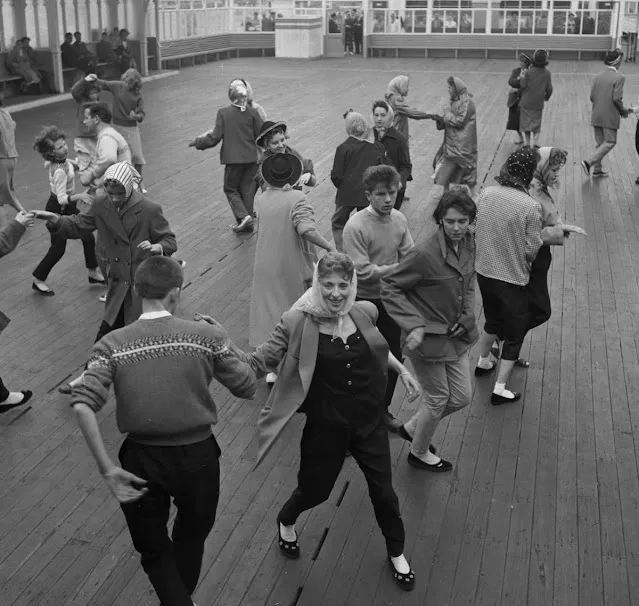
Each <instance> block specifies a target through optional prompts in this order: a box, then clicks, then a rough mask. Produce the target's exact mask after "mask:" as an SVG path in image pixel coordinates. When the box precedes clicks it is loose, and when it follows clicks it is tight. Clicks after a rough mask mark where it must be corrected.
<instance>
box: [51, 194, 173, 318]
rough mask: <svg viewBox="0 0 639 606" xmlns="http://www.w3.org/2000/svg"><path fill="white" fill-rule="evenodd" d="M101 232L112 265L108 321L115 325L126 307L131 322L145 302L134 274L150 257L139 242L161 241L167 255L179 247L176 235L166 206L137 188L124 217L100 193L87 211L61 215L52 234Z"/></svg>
mask: <svg viewBox="0 0 639 606" xmlns="http://www.w3.org/2000/svg"><path fill="white" fill-rule="evenodd" d="M94 230H97V231H98V237H99V238H100V242H101V244H102V246H103V247H104V249H105V251H106V256H107V257H108V264H109V292H108V294H107V301H106V308H105V310H104V320H105V322H106V323H107V324H113V323H114V322H115V320H116V318H117V317H118V313H119V311H120V309H121V308H122V307H124V322H125V324H130V323H131V322H134V321H135V320H137V319H138V318H139V317H140V314H141V313H142V302H141V301H140V298H139V297H138V296H137V295H136V294H135V291H134V289H133V276H134V275H135V272H136V270H137V268H138V267H139V266H140V263H142V261H144V260H145V259H147V258H148V257H150V256H153V255H152V254H151V253H149V252H148V251H144V250H140V249H139V248H138V245H139V244H140V243H141V242H144V241H145V240H148V241H149V242H151V244H161V245H162V249H163V251H164V255H166V256H170V255H172V254H173V253H174V252H175V251H176V250H177V242H176V241H175V234H174V233H173V232H172V231H171V227H170V226H169V223H168V221H167V220H166V219H165V217H164V215H163V214H162V207H161V206H160V205H159V204H156V203H155V202H151V200H149V199H148V198H145V197H144V196H143V195H142V194H141V193H140V192H138V191H136V190H134V191H133V193H132V194H131V197H130V198H129V200H128V201H127V202H126V206H125V209H124V212H123V213H122V216H121V217H120V216H118V211H117V210H116V208H115V207H114V206H113V204H112V203H111V202H110V200H109V198H108V197H107V196H105V195H103V196H98V197H96V199H95V200H94V201H93V204H91V207H90V208H89V210H87V211H86V212H83V213H81V214H79V215H72V216H64V217H60V219H59V221H58V223H56V224H55V225H54V226H53V227H52V228H51V231H52V233H55V234H56V235H59V236H61V237H63V238H68V239H71V240H77V239H79V238H80V236H81V235H82V232H86V231H94Z"/></svg>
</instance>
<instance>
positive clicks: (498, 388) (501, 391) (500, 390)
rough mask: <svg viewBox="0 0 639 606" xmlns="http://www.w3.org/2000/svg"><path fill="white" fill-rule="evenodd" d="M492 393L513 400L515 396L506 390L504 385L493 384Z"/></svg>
mask: <svg viewBox="0 0 639 606" xmlns="http://www.w3.org/2000/svg"><path fill="white" fill-rule="evenodd" d="M493 393H494V394H495V395H498V396H504V398H510V399H514V398H515V394H514V393H513V392H512V391H510V390H509V389H506V383H495V387H494V389H493Z"/></svg>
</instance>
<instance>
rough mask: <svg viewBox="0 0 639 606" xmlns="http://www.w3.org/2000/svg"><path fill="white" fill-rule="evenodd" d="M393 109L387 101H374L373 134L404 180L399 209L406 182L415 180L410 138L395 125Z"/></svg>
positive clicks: (398, 197)
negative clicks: (409, 144) (409, 147)
mask: <svg viewBox="0 0 639 606" xmlns="http://www.w3.org/2000/svg"><path fill="white" fill-rule="evenodd" d="M394 115H395V114H394V112H393V109H392V108H391V107H390V105H388V103H386V101H375V102H374V103H373V134H374V136H375V141H376V142H377V143H381V144H382V145H383V146H384V149H385V150H386V155H387V156H388V159H389V160H390V161H391V163H392V165H393V166H394V167H395V168H396V169H397V172H398V173H399V176H400V177H401V180H402V188H401V189H400V190H399V191H398V192H397V199H396V200H395V208H396V209H397V210H399V209H400V208H401V206H402V203H403V202H404V195H405V194H406V184H407V183H408V181H412V180H413V176H412V175H411V171H412V169H413V165H412V164H411V161H410V152H409V150H408V139H406V137H404V135H402V134H401V133H400V132H399V131H398V130H397V129H396V128H395V127H394V126H393V117H394Z"/></svg>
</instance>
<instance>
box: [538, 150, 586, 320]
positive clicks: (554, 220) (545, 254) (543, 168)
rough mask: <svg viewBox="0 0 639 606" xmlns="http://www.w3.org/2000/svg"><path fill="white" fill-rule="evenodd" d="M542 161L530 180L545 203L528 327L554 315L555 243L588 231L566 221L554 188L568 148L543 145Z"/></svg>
mask: <svg viewBox="0 0 639 606" xmlns="http://www.w3.org/2000/svg"><path fill="white" fill-rule="evenodd" d="M538 151H539V163H538V164H537V168H536V170H535V174H534V176H533V180H532V182H531V184H530V189H529V193H530V195H531V196H532V197H533V198H534V199H535V200H536V201H537V202H539V204H541V212H542V215H541V222H542V230H541V241H542V246H541V248H540V249H539V252H538V253H537V256H536V257H535V260H534V261H533V263H532V266H531V268H530V280H529V282H528V285H527V286H526V290H527V291H528V330H532V329H533V328H535V327H537V326H541V325H542V324H544V322H547V321H548V320H549V319H550V314H551V306H550V293H549V292H548V270H549V269H550V263H551V261H552V254H551V249H550V247H551V246H563V245H564V242H565V240H566V238H567V237H568V236H569V235H570V234H571V233H578V234H585V232H584V230H583V229H581V228H580V227H576V226H574V225H566V224H564V223H563V222H562V220H561V216H560V214H559V209H558V208H557V205H556V204H555V201H554V200H553V198H552V195H551V190H553V189H555V188H556V187H557V185H558V183H559V171H560V170H561V169H562V168H563V167H564V166H565V165H566V160H567V158H568V152H566V151H564V150H563V149H559V148H557V147H541V148H540V149H539V150H538Z"/></svg>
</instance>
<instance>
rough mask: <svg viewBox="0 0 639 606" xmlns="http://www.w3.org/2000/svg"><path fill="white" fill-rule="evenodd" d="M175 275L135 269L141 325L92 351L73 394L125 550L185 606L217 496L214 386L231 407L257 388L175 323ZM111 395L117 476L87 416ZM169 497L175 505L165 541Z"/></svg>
mask: <svg viewBox="0 0 639 606" xmlns="http://www.w3.org/2000/svg"><path fill="white" fill-rule="evenodd" d="M182 282H183V275H182V269H181V267H180V265H179V264H178V263H177V262H176V261H174V260H173V259H170V258H167V257H162V256H155V257H150V258H148V259H146V260H145V261H143V262H142V264H141V265H140V267H139V268H138V269H137V271H136V273H135V279H134V287H135V289H136V291H137V293H138V295H139V296H140V298H141V299H142V309H143V313H142V315H141V316H140V318H139V319H138V320H137V321H136V322H134V323H132V324H129V325H128V326H125V327H124V328H120V329H118V330H115V331H113V332H111V333H109V334H107V335H106V336H104V337H103V338H102V339H101V340H100V341H99V342H97V343H96V344H95V345H94V347H93V350H92V352H91V356H90V358H89V365H88V369H87V370H86V372H85V373H84V375H83V378H82V381H81V382H80V384H78V385H77V386H75V387H74V388H73V391H72V401H71V405H72V406H73V408H74V410H75V413H76V416H77V418H78V422H79V424H80V428H81V429H82V433H83V434H84V437H85V439H86V441H87V443H88V445H89V448H90V450H91V453H92V454H93V457H94V458H95V460H96V462H97V465H98V468H99V470H100V473H101V474H102V477H103V478H104V480H105V482H106V483H107V485H108V487H109V488H110V490H111V492H112V493H113V494H114V496H115V497H116V498H117V499H118V501H119V502H120V505H121V507H122V511H123V512H124V515H125V517H126V521H127V524H128V526H129V532H130V533H131V538H132V539H133V545H134V546H135V548H136V550H137V551H139V552H140V554H141V556H142V566H143V568H144V570H145V572H146V573H147V575H148V577H149V580H150V581H151V583H152V585H153V587H154V589H155V591H156V593H157V594H158V597H159V599H160V602H161V603H162V604H171V606H192V604H193V602H192V601H191V594H192V593H193V591H194V590H195V587H196V585H197V582H198V578H199V575H200V569H201V565H202V556H203V553H204V543H205V541H206V537H207V536H208V534H209V532H210V531H211V528H212V527H213V522H214V520H215V512H216V508H217V502H218V498H219V490H220V466H219V456H220V449H219V447H218V445H217V442H216V440H215V437H214V436H213V435H212V434H211V425H212V424H215V423H216V422H217V409H216V406H215V402H214V401H213V398H212V397H211V393H210V391H209V384H210V382H211V381H212V379H214V378H215V379H217V380H218V381H219V382H220V383H222V384H223V385H224V386H225V387H226V388H227V389H229V391H230V392H231V393H232V394H233V395H235V396H236V397H239V398H252V397H253V395H254V394H255V390H256V379H255V375H254V374H253V371H252V370H251V369H250V367H249V366H248V365H247V364H246V363H244V362H242V361H240V360H239V359H238V358H237V357H236V356H235V355H234V354H233V353H232V347H233V346H232V343H231V342H230V341H229V340H228V337H227V336H226V333H225V332H224V331H223V330H222V329H220V328H219V327H216V326H211V325H210V324H207V323H204V322H201V323H198V322H192V321H188V320H182V319H180V318H176V317H174V316H173V315H172V314H173V312H174V311H175V309H176V308H177V305H178V302H179V298H180V290H181V287H182ZM111 385H113V388H114V392H115V409H116V420H117V424H118V428H119V430H120V431H121V432H122V433H124V434H126V439H125V441H124V443H123V444H122V447H121V448H120V452H119V459H120V463H121V465H122V467H121V468H120V467H118V466H117V465H115V464H114V463H113V462H112V461H111V459H110V458H109V455H108V454H107V452H106V449H105V447H104V443H103V441H102V437H101V435H100V429H99V426H98V422H97V419H96V416H95V413H96V412H98V411H99V410H100V409H101V408H102V407H103V406H104V405H105V403H106V401H107V398H108V395H109V389H110V387H111ZM171 498H173V499H174V501H175V503H176V505H177V510H178V511H177V516H176V518H175V524H174V526H173V533H172V537H171V538H169V536H168V535H167V529H166V525H167V522H168V519H169V509H170V502H171Z"/></svg>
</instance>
